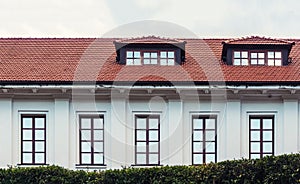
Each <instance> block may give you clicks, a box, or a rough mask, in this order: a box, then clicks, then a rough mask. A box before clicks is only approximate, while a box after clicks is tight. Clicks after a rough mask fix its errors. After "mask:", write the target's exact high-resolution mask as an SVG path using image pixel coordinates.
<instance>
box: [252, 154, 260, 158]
mask: <svg viewBox="0 0 300 184" xmlns="http://www.w3.org/2000/svg"><path fill="white" fill-rule="evenodd" d="M257 158H260V154H251V159H257Z"/></svg>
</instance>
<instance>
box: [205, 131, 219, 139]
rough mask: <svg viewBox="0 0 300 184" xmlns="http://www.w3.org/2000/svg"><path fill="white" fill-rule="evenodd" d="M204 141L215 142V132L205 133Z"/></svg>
mask: <svg viewBox="0 0 300 184" xmlns="http://www.w3.org/2000/svg"><path fill="white" fill-rule="evenodd" d="M205 136H206V137H205V139H206V141H214V140H215V136H216V133H215V131H209V130H207V131H205Z"/></svg>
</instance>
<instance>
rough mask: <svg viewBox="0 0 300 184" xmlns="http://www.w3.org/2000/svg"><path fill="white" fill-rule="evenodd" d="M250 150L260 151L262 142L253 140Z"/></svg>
mask: <svg viewBox="0 0 300 184" xmlns="http://www.w3.org/2000/svg"><path fill="white" fill-rule="evenodd" d="M250 152H257V153H259V152H260V143H259V142H251V150H250Z"/></svg>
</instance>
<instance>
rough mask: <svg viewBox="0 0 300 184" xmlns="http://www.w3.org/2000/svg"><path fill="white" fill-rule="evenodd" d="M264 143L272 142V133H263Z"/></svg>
mask: <svg viewBox="0 0 300 184" xmlns="http://www.w3.org/2000/svg"><path fill="white" fill-rule="evenodd" d="M263 141H272V131H263Z"/></svg>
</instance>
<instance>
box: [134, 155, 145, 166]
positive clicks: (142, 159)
mask: <svg viewBox="0 0 300 184" xmlns="http://www.w3.org/2000/svg"><path fill="white" fill-rule="evenodd" d="M136 163H137V164H146V154H136Z"/></svg>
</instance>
